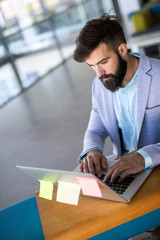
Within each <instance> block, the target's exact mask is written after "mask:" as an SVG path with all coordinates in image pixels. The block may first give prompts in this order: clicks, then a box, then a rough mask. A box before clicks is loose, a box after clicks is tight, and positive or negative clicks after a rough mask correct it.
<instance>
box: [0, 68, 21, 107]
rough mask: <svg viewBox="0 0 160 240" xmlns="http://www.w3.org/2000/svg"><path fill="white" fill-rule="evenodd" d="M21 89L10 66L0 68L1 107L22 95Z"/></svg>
mask: <svg viewBox="0 0 160 240" xmlns="http://www.w3.org/2000/svg"><path fill="white" fill-rule="evenodd" d="M20 91H21V89H20V86H19V84H18V82H17V79H16V77H15V75H14V72H13V70H12V68H11V65H10V64H6V65H4V66H3V67H2V66H1V68H0V106H2V105H3V104H4V103H5V102H6V101H8V100H9V99H11V98H12V97H15V96H16V95H18V94H19V93H20Z"/></svg>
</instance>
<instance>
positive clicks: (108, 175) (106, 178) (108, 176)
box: [103, 169, 113, 182]
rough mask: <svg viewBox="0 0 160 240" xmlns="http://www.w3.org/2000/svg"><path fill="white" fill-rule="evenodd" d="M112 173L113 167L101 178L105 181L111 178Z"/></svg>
mask: <svg viewBox="0 0 160 240" xmlns="http://www.w3.org/2000/svg"><path fill="white" fill-rule="evenodd" d="M112 174H113V169H109V170H108V171H107V173H106V175H105V177H104V179H103V182H107V181H108V180H109V179H110V178H111V176H112Z"/></svg>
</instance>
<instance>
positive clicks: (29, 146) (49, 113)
mask: <svg viewBox="0 0 160 240" xmlns="http://www.w3.org/2000/svg"><path fill="white" fill-rule="evenodd" d="M94 76H95V73H94V72H93V70H91V69H90V68H89V67H88V66H87V65H86V64H85V63H83V64H79V63H76V62H75V61H73V59H72V58H71V59H69V60H68V61H66V62H65V64H63V65H61V66H60V67H58V68H56V69H55V70H54V71H53V72H52V73H50V74H49V75H48V76H47V77H45V78H44V79H41V80H40V81H39V82H38V83H36V84H35V85H34V86H33V87H31V88H30V89H28V90H27V91H25V92H24V93H23V94H21V95H19V96H18V97H16V98H15V99H13V100H12V101H11V102H9V103H8V104H6V105H5V106H4V107H3V108H1V109H0V126H1V127H0V136H1V137H0V148H1V149H0V153H1V157H0V179H1V184H0V192H1V196H0V208H1V209H2V208H5V207H7V206H10V205H12V204H14V203H16V202H19V201H22V200H23V199H26V198H29V197H31V196H33V195H34V192H35V191H36V190H38V189H39V182H38V181H36V180H35V179H33V178H32V177H30V176H28V175H27V174H25V173H24V172H22V171H21V170H19V169H17V168H16V165H24V166H33V167H44V168H53V169H61V170H73V169H74V168H75V167H76V166H77V158H78V155H79V154H80V153H81V151H82V144H83V136H84V132H85V129H86V127H87V124H88V118H89V114H90V109H91V85H92V80H93V78H94ZM106 146H107V147H106V149H105V154H110V153H111V152H112V147H111V143H110V141H109V140H107V143H106Z"/></svg>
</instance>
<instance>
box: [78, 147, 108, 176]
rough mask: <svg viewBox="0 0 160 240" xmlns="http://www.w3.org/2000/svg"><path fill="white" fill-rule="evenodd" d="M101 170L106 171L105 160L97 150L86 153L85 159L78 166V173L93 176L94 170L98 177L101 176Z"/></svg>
mask: <svg viewBox="0 0 160 240" xmlns="http://www.w3.org/2000/svg"><path fill="white" fill-rule="evenodd" d="M102 168H103V169H107V159H106V157H105V156H104V155H103V154H102V153H101V152H100V151H99V150H96V149H95V150H92V151H90V152H88V153H87V155H86V157H85V158H84V159H83V160H82V162H81V164H80V171H81V172H86V173H92V174H95V169H96V172H97V174H98V177H101V175H102Z"/></svg>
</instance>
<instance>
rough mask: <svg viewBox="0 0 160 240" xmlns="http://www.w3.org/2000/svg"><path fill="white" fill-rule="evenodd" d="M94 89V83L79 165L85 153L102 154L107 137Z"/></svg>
mask: <svg viewBox="0 0 160 240" xmlns="http://www.w3.org/2000/svg"><path fill="white" fill-rule="evenodd" d="M95 87H96V86H95V81H94V83H93V87H92V110H91V113H90V119H89V123H88V127H87V130H86V132H85V135H84V141H83V151H82V153H81V154H80V156H79V158H78V161H79V163H81V161H82V159H83V158H84V157H85V156H86V154H87V152H89V151H91V150H93V149H98V150H99V151H101V152H102V153H103V148H104V143H105V139H106V137H107V136H108V133H107V130H106V128H105V126H104V124H103V122H102V119H101V116H100V114H99V110H98V105H97V101H96V96H95V91H94V90H95ZM96 93H97V91H96Z"/></svg>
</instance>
